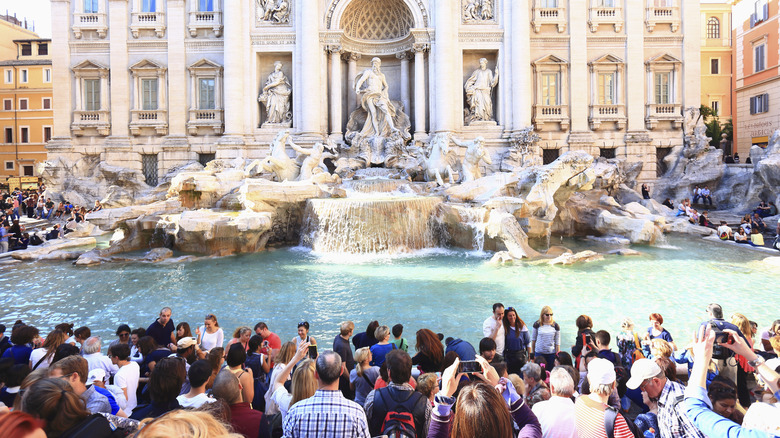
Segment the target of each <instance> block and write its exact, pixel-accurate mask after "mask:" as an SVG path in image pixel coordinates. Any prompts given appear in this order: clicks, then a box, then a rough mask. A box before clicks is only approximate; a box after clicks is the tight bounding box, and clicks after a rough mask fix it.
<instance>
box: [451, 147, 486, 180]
mask: <svg viewBox="0 0 780 438" xmlns="http://www.w3.org/2000/svg"><path fill="white" fill-rule="evenodd" d="M452 142H453V143H455V144H456V145H458V146H460V147H465V148H467V149H466V154H465V155H464V156H463V161H462V162H461V175H460V181H461V182H466V181H474V180H475V179H479V178H482V171H481V170H480V168H479V163H480V162H481V161H484V162H485V164H493V161H492V160H491V159H490V155H489V154H488V153H487V151H486V150H485V148H484V144H485V139H484V138H482V137H477V138H475V139H474V140H472V141H459V140H458V139H456V138H454V137H453V138H452Z"/></svg>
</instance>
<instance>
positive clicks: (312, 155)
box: [290, 139, 338, 181]
mask: <svg viewBox="0 0 780 438" xmlns="http://www.w3.org/2000/svg"><path fill="white" fill-rule="evenodd" d="M290 146H291V147H292V148H293V150H295V152H298V160H300V159H301V157H304V156H305V157H306V158H303V160H302V162H301V171H300V174H299V175H298V181H305V180H309V179H312V177H313V176H314V175H315V173H319V172H315V170H316V169H320V170H322V171H325V172H327V170H328V168H327V166H325V163H323V160H324V159H326V158H337V157H338V155H335V154H332V153H330V152H325V145H324V144H323V143H322V142H317V143H316V144H315V145H314V146H313V147H311V148H303V147H301V146H298V145H297V144H295V143H293V142H290ZM328 149H330V150H334V149H335V145H334V144H333V141H332V140H331V139H328Z"/></svg>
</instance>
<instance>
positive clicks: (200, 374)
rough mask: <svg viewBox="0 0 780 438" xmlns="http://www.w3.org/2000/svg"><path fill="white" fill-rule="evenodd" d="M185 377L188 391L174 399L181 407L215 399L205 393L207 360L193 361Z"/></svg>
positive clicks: (211, 401)
mask: <svg viewBox="0 0 780 438" xmlns="http://www.w3.org/2000/svg"><path fill="white" fill-rule="evenodd" d="M120 371H121V370H120ZM187 377H188V378H189V381H190V390H189V392H187V393H186V394H181V395H179V396H178V397H176V401H178V402H179V405H180V406H181V407H182V408H185V409H186V408H195V409H197V408H199V407H201V406H203V405H204V404H206V403H213V402H215V401H216V400H215V399H213V398H211V397H209V395H208V394H206V383H208V381H209V378H210V377H211V363H210V362H209V361H208V360H205V359H199V360H196V361H195V362H193V364H192V365H190V369H189V370H188V371H187Z"/></svg>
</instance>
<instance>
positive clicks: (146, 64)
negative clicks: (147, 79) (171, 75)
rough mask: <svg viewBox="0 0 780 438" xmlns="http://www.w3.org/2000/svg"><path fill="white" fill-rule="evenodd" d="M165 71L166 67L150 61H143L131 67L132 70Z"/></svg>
mask: <svg viewBox="0 0 780 438" xmlns="http://www.w3.org/2000/svg"><path fill="white" fill-rule="evenodd" d="M161 69H162V70H165V67H164V66H162V65H160V64H158V63H156V62H154V61H151V60H148V59H142V60H141V61H138V62H136V63H135V64H133V65H131V66H130V70H161Z"/></svg>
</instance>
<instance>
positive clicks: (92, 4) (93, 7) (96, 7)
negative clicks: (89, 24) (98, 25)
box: [81, 0, 100, 14]
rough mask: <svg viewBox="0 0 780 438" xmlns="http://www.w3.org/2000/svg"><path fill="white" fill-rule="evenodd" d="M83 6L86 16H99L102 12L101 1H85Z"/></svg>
mask: <svg viewBox="0 0 780 438" xmlns="http://www.w3.org/2000/svg"><path fill="white" fill-rule="evenodd" d="M81 5H82V6H83V8H84V13H85V14H97V13H99V12H100V0H83V1H82V3H81ZM87 5H89V7H87Z"/></svg>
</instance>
